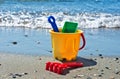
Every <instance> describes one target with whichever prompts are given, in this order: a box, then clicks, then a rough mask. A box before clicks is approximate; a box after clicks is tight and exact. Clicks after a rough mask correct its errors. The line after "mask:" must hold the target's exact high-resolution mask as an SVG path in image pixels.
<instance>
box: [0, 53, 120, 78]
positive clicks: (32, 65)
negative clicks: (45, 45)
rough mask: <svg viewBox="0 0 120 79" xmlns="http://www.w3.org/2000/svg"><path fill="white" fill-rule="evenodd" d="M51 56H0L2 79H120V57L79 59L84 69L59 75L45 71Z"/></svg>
mask: <svg viewBox="0 0 120 79" xmlns="http://www.w3.org/2000/svg"><path fill="white" fill-rule="evenodd" d="M48 61H56V60H55V59H53V58H52V57H51V56H29V55H16V54H2V53H1V54H0V79H119V78H120V67H119V66H120V57H104V56H102V55H101V54H100V55H99V56H97V57H93V56H89V57H78V58H77V61H82V62H83V63H84V67H81V68H76V69H69V73H67V74H65V75H59V74H56V73H53V72H50V71H46V70H45V63H46V62H48Z"/></svg>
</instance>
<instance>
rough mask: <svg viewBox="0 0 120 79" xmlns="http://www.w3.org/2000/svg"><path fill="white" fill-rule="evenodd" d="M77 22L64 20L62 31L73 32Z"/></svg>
mask: <svg viewBox="0 0 120 79" xmlns="http://www.w3.org/2000/svg"><path fill="white" fill-rule="evenodd" d="M77 26H78V23H74V22H65V24H64V26H63V29H62V32H63V33H75V32H76V30H77Z"/></svg>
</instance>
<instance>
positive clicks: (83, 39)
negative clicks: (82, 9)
mask: <svg viewBox="0 0 120 79" xmlns="http://www.w3.org/2000/svg"><path fill="white" fill-rule="evenodd" d="M81 36H82V41H83V45H82V46H81V47H80V48H79V50H81V49H83V48H84V47H85V44H86V41H85V37H84V34H83V33H81Z"/></svg>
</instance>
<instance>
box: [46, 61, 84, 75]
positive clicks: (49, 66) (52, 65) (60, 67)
mask: <svg viewBox="0 0 120 79" xmlns="http://www.w3.org/2000/svg"><path fill="white" fill-rule="evenodd" d="M77 67H83V63H82V62H64V63H58V62H47V63H46V70H48V71H51V72H54V73H57V74H63V72H65V70H67V69H69V68H77Z"/></svg>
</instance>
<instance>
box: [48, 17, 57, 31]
mask: <svg viewBox="0 0 120 79" xmlns="http://www.w3.org/2000/svg"><path fill="white" fill-rule="evenodd" d="M48 22H49V23H50V24H51V25H52V28H53V30H54V32H59V30H58V28H57V25H56V22H55V18H54V17H53V16H49V17H48Z"/></svg>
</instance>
